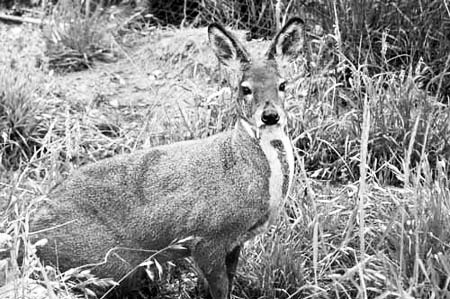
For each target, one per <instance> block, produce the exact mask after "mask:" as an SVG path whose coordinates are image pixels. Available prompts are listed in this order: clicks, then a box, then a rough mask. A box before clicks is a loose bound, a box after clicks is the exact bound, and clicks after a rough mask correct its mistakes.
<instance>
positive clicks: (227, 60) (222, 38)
mask: <svg viewBox="0 0 450 299" xmlns="http://www.w3.org/2000/svg"><path fill="white" fill-rule="evenodd" d="M208 37H209V42H210V44H211V47H212V49H213V51H214V53H215V54H216V56H217V58H218V59H219V60H220V61H221V62H222V63H223V64H225V65H231V64H232V63H235V62H238V63H240V64H247V63H249V62H250V56H249V54H248V52H247V51H246V50H245V48H244V47H243V46H242V44H241V43H240V42H239V40H238V39H237V38H236V37H235V36H234V35H233V34H231V33H230V32H228V31H227V30H226V29H225V28H223V26H222V25H220V24H218V23H213V24H211V25H209V26H208Z"/></svg>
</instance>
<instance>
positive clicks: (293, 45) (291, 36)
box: [266, 18, 306, 59]
mask: <svg viewBox="0 0 450 299" xmlns="http://www.w3.org/2000/svg"><path fill="white" fill-rule="evenodd" d="M305 40H306V34H305V23H304V22H303V20H302V19H300V18H292V19H290V20H289V21H288V22H287V23H286V25H284V26H283V28H281V30H280V32H278V33H277V35H276V36H275V38H274V39H273V41H272V43H271V44H270V47H269V50H268V51H267V53H266V58H267V59H275V57H276V56H293V55H295V54H296V53H298V52H299V51H300V50H301V49H302V48H303V47H304V46H305Z"/></svg>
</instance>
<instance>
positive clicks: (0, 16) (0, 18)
mask: <svg viewBox="0 0 450 299" xmlns="http://www.w3.org/2000/svg"><path fill="white" fill-rule="evenodd" d="M0 21H7V22H8V21H9V22H16V23H31V24H36V25H42V23H43V21H42V20H40V19H36V18H29V17H17V16H10V15H5V14H0Z"/></svg>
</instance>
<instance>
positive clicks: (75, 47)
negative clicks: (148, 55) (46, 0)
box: [44, 0, 116, 71]
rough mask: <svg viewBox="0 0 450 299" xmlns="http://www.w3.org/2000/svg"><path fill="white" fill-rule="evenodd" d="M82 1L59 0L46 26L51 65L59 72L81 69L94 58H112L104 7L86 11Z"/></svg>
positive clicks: (110, 36)
mask: <svg viewBox="0 0 450 299" xmlns="http://www.w3.org/2000/svg"><path fill="white" fill-rule="evenodd" d="M82 3H83V2H82V1H79V0H77V1H72V0H60V1H59V2H58V3H57V4H56V6H55V8H54V10H53V13H52V15H51V18H52V20H51V22H50V25H48V26H47V27H45V30H44V36H45V38H46V41H47V56H48V57H49V67H50V68H52V69H56V70H59V71H78V70H82V69H86V68H88V67H90V66H91V65H92V64H93V63H94V61H96V60H100V61H113V60H115V56H116V54H115V51H114V49H113V46H112V45H113V44H112V40H111V39H110V40H108V38H112V35H111V34H110V33H111V32H109V31H108V30H109V28H108V26H106V25H107V23H106V22H105V21H106V18H105V16H104V15H103V14H102V11H103V10H102V8H101V7H100V6H95V7H94V8H93V10H92V11H89V9H88V11H86V9H85V6H84V5H83V4H82Z"/></svg>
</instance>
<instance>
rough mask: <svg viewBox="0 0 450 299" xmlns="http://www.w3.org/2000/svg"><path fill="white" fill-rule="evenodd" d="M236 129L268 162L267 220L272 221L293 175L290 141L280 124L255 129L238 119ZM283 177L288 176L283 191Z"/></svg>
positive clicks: (292, 156)
mask: <svg viewBox="0 0 450 299" xmlns="http://www.w3.org/2000/svg"><path fill="white" fill-rule="evenodd" d="M239 122H240V123H237V124H236V130H241V131H242V134H246V135H247V136H246V137H247V138H250V139H252V140H253V142H254V143H255V144H257V145H258V146H259V147H260V148H261V150H262V152H263V153H264V156H265V158H266V159H267V162H268V164H269V168H270V173H269V174H268V175H269V195H270V201H269V207H270V212H269V214H270V215H269V222H272V221H273V220H274V218H275V217H276V215H278V211H279V209H280V207H281V206H283V205H284V202H285V200H286V199H287V196H288V195H289V192H290V188H291V185H292V180H293V176H294V153H293V148H292V145H291V141H290V139H289V137H288V135H287V134H286V133H285V130H284V128H283V127H281V126H273V127H269V126H268V127H265V128H263V129H262V130H259V131H258V130H255V129H254V128H252V126H251V125H250V124H248V123H247V122H246V121H245V120H239ZM285 177H288V182H287V190H286V192H285V193H284V192H283V185H284V182H285Z"/></svg>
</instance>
